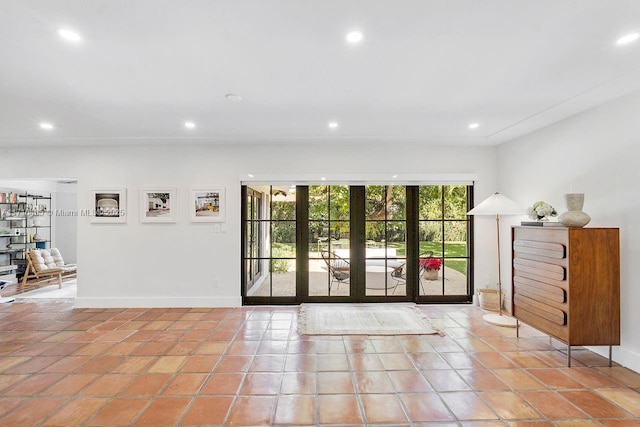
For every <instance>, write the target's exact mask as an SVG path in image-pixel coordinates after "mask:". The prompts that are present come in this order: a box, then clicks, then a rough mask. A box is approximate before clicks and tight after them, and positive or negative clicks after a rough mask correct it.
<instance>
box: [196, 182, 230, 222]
mask: <svg viewBox="0 0 640 427" xmlns="http://www.w3.org/2000/svg"><path fill="white" fill-rule="evenodd" d="M225 211H226V199H225V189H224V188H222V187H217V188H216V187H211V188H198V189H191V193H190V199H189V219H190V220H191V222H224V221H225Z"/></svg>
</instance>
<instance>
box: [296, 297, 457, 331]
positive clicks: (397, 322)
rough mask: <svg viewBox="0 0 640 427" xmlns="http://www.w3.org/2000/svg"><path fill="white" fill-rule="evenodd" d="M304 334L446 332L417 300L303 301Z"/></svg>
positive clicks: (300, 317) (300, 319) (301, 327)
mask: <svg viewBox="0 0 640 427" xmlns="http://www.w3.org/2000/svg"><path fill="white" fill-rule="evenodd" d="M298 333H299V334H301V335H423V334H424V335H428V334H439V335H444V333H443V332H442V330H440V329H439V328H438V327H437V326H436V325H434V324H433V323H432V322H431V320H429V318H428V317H427V316H426V315H425V314H424V313H423V312H421V311H420V310H419V309H418V308H417V307H416V306H415V304H303V305H302V306H301V307H300V311H299V313H298Z"/></svg>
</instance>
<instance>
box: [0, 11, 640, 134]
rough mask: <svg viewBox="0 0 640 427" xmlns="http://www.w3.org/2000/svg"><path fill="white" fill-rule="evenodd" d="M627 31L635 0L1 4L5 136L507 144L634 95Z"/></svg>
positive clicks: (633, 51) (636, 72)
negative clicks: (350, 38) (622, 40)
mask: <svg viewBox="0 0 640 427" xmlns="http://www.w3.org/2000/svg"><path fill="white" fill-rule="evenodd" d="M61 26H68V27H71V28H73V29H75V30H77V31H78V32H80V33H81V34H82V35H83V37H84V41H83V42H82V43H80V44H70V43H68V42H65V41H63V40H62V39H60V38H59V37H58V36H57V34H56V32H55V30H56V28H57V27H61ZM352 29H359V30H361V31H362V32H363V33H364V40H363V42H362V43H360V44H359V45H357V46H353V45H348V44H347V43H346V42H345V39H344V37H345V34H346V33H347V32H348V31H350V30H352ZM633 31H640V1H637V0H624V1H623V0H517V1H516V0H482V1H478V0H447V1H445V0H360V1H358V0H280V1H276V0H228V1H220V0H217V1H216V0H68V1H63V0H0V145H4V146H9V145H16V144H17V145H20V144H29V145H32V144H61V143H64V144H102V143H109V144H113V143H118V142H122V143H131V142H132V141H131V140H130V138H135V140H136V141H139V142H141V143H174V142H183V141H185V140H192V141H194V142H202V143H217V142H236V141H240V142H249V143H259V142H263V141H271V142H274V141H277V142H290V143H309V142H312V143H313V142H318V141H323V142H324V141H329V142H336V143H367V142H378V141H388V142H393V141H411V142H416V143H425V144H471V145H492V144H499V143H501V142H504V141H507V140H510V139H512V138H514V137H517V136H519V135H523V134H525V133H528V132H531V131H533V130H535V129H538V128H540V127H543V126H546V125H549V124H551V123H553V122H555V121H558V120H560V119H562V118H565V117H568V116H570V115H572V114H575V113H578V112H580V111H583V110H585V109H588V108H591V107H593V106H596V105H598V104H601V103H603V102H606V101H609V100H611V99H614V98H616V97H619V96H621V95H624V94H626V93H629V92H632V91H635V90H638V89H640V42H636V43H632V44H629V45H626V46H617V45H616V43H615V41H616V40H617V39H618V38H619V37H620V36H622V35H625V34H627V33H629V32H633ZM227 93H237V94H239V95H241V96H242V101H240V102H230V101H228V100H226V99H225V94H227ZM186 120H192V121H194V122H195V123H196V124H197V127H196V129H193V130H189V129H186V128H185V127H184V125H183V123H184V122H185V121H186ZM332 120H335V121H337V122H339V124H340V125H339V127H338V128H337V129H333V130H332V129H329V128H328V126H327V124H328V123H329V122H330V121H332ZM41 121H49V122H52V123H54V124H55V126H56V128H55V129H54V130H52V131H44V130H42V129H40V128H39V127H38V123H39V122H41ZM471 122H478V123H479V124H480V126H479V127H478V128H477V129H475V130H470V129H468V125H469V123H471Z"/></svg>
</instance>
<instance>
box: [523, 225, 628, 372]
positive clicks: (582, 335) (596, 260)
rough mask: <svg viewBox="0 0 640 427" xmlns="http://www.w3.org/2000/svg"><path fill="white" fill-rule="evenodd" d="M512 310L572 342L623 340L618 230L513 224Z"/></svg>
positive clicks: (567, 342)
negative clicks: (517, 225)
mask: <svg viewBox="0 0 640 427" xmlns="http://www.w3.org/2000/svg"><path fill="white" fill-rule="evenodd" d="M511 242H512V259H513V273H512V274H513V280H512V292H511V295H512V313H513V315H514V317H515V318H516V319H518V320H519V321H522V322H524V323H526V324H527V325H529V326H532V327H534V328H536V329H538V330H540V331H542V332H544V333H546V334H549V335H551V336H553V337H555V338H557V339H558V340H560V341H562V342H563V343H565V344H567V348H568V351H567V364H568V366H571V346H572V345H576V346H578V345H579V346H588V345H608V346H609V365H611V346H612V345H619V344H620V237H619V229H617V228H566V227H546V226H544V227H535V226H534V227H531V226H530V227H526V226H525V227H513V228H512V231H511Z"/></svg>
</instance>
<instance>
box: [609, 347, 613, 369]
mask: <svg viewBox="0 0 640 427" xmlns="http://www.w3.org/2000/svg"><path fill="white" fill-rule="evenodd" d="M612 356H613V346H612V345H610V346H609V367H612V366H613V358H612Z"/></svg>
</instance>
